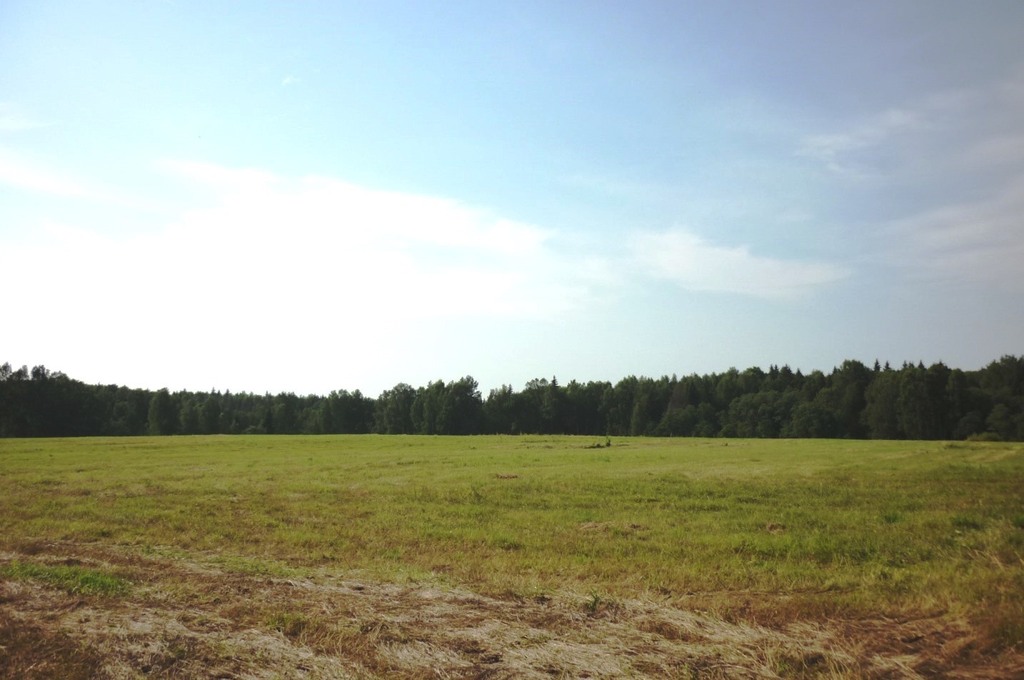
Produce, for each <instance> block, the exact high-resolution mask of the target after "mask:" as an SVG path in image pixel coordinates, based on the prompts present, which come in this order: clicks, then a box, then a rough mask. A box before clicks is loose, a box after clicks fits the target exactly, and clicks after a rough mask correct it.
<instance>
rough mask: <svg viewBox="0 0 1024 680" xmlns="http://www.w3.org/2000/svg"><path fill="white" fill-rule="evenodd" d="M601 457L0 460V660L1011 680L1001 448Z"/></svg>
mask: <svg viewBox="0 0 1024 680" xmlns="http://www.w3.org/2000/svg"><path fill="white" fill-rule="evenodd" d="M606 443H607V442H606V441H605V440H604V439H603V438H602V439H594V438H572V437H530V436H523V437H462V438H459V437H398V436H338V437H270V436H260V437H194V438H193V437H173V438H140V439H80V440H0V579H2V584H3V588H4V590H3V591H2V592H0V666H3V667H5V668H7V669H9V672H8V675H7V676H6V677H27V676H31V673H32V672H37V673H40V675H39V677H49V676H51V675H54V673H53V672H52V671H53V669H54V668H59V669H61V673H60V674H62V675H64V676H67V677H74V674H75V673H76V672H78V671H77V670H76V669H78V668H81V669H83V670H82V671H81V672H82V675H81V676H80V677H91V676H95V675H103V674H104V673H106V674H107V675H109V676H111V677H132V675H131V674H132V673H135V674H137V675H138V676H140V677H141V676H150V677H151V676H153V675H157V676H161V675H162V676H163V677H190V676H193V675H200V676H205V675H206V674H207V673H212V672H213V671H212V670H211V669H219V670H218V671H217V672H219V673H221V676H220V677H293V676H294V677H388V676H403V677H552V676H554V677H559V676H561V677H602V676H604V677H616V676H621V675H626V676H632V677H645V676H649V677H664V676H674V677H694V676H696V677H773V676H774V677H819V676H821V677H872V676H874V677H918V676H921V675H924V676H928V675H933V674H940V673H948V674H953V675H954V676H957V674H959V675H960V676H962V677H993V678H994V677H1006V676H1008V675H1013V674H1015V673H1022V674H1024V663H1022V657H1021V653H1022V651H1024V559H1022V556H1024V445H1021V444H999V443H950V442H861V441H821V440H800V441H778V440H700V439H681V440H680V439H671V440H669V439H644V438H637V439H615V440H612V441H611V442H610V446H605V444H606ZM76 603H77V604H76ZM54 612H58V613H57V614H54ZM61 612H63V613H61ZM83 612H84V613H83ZM83 616H85V617H86V621H83V620H82V617H83ZM139 621H142V622H143V623H141V624H140V623H139ZM147 621H148V622H149V623H148V624H147V623H145V622H147ZM89 622H92V625H90V624H89ZM126 631H127V632H126ZM133 631H134V632H133ZM254 636H262V637H259V638H258V639H257V637H254ZM32 640H34V641H35V642H34V643H33V644H32V645H30V641H32ZM39 640H45V641H49V643H50V644H49V646H47V645H46V644H40V643H39ZM259 640H262V642H259ZM272 643H273V645H276V646H270V645H271V644H272ZM33 645H34V646H33ZM246 645H249V647H247V646H246ZM250 647H252V648H259V649H274V650H276V651H274V652H272V653H270V654H269V656H268V655H264V656H262V657H261V656H259V655H258V654H257V655H255V656H254V655H253V654H255V653H254V652H252V650H251V649H250ZM33 649H40V650H43V651H41V652H39V651H33ZM247 649H249V650H250V651H249V652H246V651H245V650H247ZM40 654H43V655H44V656H43V657H40ZM5 655H6V658H5ZM33 664H35V666H33ZM54 664H56V665H54ZM33 668H34V669H35V671H32V669H33ZM201 669H202V670H201ZM261 669H262V670H261ZM118 673H120V674H121V675H118ZM26 674H27V675H26ZM210 677H216V675H210Z"/></svg>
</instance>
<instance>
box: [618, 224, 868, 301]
mask: <svg viewBox="0 0 1024 680" xmlns="http://www.w3.org/2000/svg"><path fill="white" fill-rule="evenodd" d="M631 246H632V252H633V256H634V258H635V261H636V262H637V264H638V265H639V266H640V267H641V268H642V269H643V270H644V271H645V272H646V273H647V274H649V275H651V276H655V277H658V278H662V279H667V280H670V281H673V282H674V283H676V284H678V285H679V286H681V287H683V288H685V289H687V290H692V291H713V292H721V293H738V294H741V295H751V296H755V297H761V298H769V299H787V298H795V297H799V296H801V295H804V294H806V293H808V292H811V291H812V290H814V289H816V288H819V287H821V286H824V285H826V284H830V283H834V282H835V281H838V280H840V279H843V278H845V277H846V276H848V275H849V272H848V270H846V269H845V268H843V267H840V266H836V265H831V264H823V263H815V262H801V261H796V260H780V259H774V258H769V257H763V256H760V255H755V254H752V253H751V252H750V250H749V248H747V247H732V248H730V247H725V246H719V245H714V244H711V243H708V242H707V241H705V240H704V239H702V238H700V237H699V236H697V235H695V234H693V233H690V232H688V231H684V230H679V229H676V230H671V231H665V232H648V233H642V234H638V235H636V236H635V237H634V239H633V242H632V244H631Z"/></svg>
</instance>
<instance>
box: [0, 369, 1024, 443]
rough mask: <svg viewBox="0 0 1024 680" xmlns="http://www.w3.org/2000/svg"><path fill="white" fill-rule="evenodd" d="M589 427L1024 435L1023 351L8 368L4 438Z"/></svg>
mask: <svg viewBox="0 0 1024 680" xmlns="http://www.w3.org/2000/svg"><path fill="white" fill-rule="evenodd" d="M368 432H376V433H383V434H525V433H536V434H580V435H598V436H626V435H650V436H670V437H680V436H682V437H688V436H696V437H829V438H872V439H965V438H968V437H981V438H989V439H1001V440H1016V441H1024V357H1015V356H1004V357H1002V358H1000V359H999V360H997V361H993V362H992V363H990V364H989V365H988V366H986V367H984V368H982V369H980V370H976V371H963V370H960V369H952V368H949V367H948V366H946V365H945V364H943V363H936V364H933V365H931V366H928V367H925V366H924V365H923V364H922V363H918V364H916V365H915V364H911V363H904V364H903V366H902V367H901V368H899V369H893V368H891V367H890V366H889V364H888V362H886V364H885V366H884V367H882V366H881V365H880V364H879V362H877V361H876V362H875V364H874V366H873V367H872V368H869V367H868V366H866V365H864V364H862V363H860V362H859V361H854V360H849V361H844V362H843V363H842V364H841V365H840V366H838V367H836V368H834V369H833V370H832V371H831V373H829V374H825V373H823V372H821V371H812V372H811V373H809V374H807V375H804V374H803V373H801V372H800V371H799V370H797V371H793V370H792V369H790V368H789V367H788V366H782V367H778V366H770V367H769V368H768V370H767V371H765V370H763V369H761V368H757V367H753V368H748V369H746V370H743V371H738V370H737V369H735V368H731V369H729V370H728V371H725V372H724V373H713V374H710V375H696V374H694V375H689V376H685V377H681V378H680V377H676V376H672V377H668V376H663V377H661V378H647V377H636V376H629V377H626V378H623V379H622V380H619V381H618V382H617V383H615V384H612V383H610V382H602V381H591V382H587V383H580V382H577V381H575V380H573V381H570V382H568V383H565V384H562V383H560V382H559V381H558V379H557V378H555V377H552V378H551V379H550V380H549V379H547V378H538V379H534V380H531V381H529V382H528V383H527V384H526V385H525V386H524V387H523V389H521V390H518V391H517V390H516V389H514V388H513V387H512V386H511V385H503V386H501V387H498V388H495V389H492V390H490V392H489V393H488V395H487V397H486V398H485V397H483V395H482V394H481V393H480V389H479V385H478V383H477V381H476V380H475V379H473V378H472V377H471V376H465V377H463V378H460V379H458V380H454V381H450V382H447V383H446V382H444V381H442V380H437V381H434V382H430V383H429V384H427V385H426V386H422V387H413V386H411V385H409V384H406V383H399V384H398V385H395V386H394V387H393V388H392V389H390V390H385V391H384V392H383V393H382V394H380V396H378V397H377V398H375V399H374V398H372V397H367V396H365V395H363V394H362V393H361V392H360V391H359V390H355V391H353V392H349V391H348V390H337V391H334V392H331V393H330V394H329V395H326V396H320V395H308V396H298V395H295V394H293V393H281V394H277V395H271V394H264V395H256V394H248V393H239V394H232V393H231V392H218V391H213V392H187V391H181V392H173V393H172V392H169V391H168V390H167V389H160V390H156V391H150V390H142V389H132V388H128V387H121V386H117V385H87V384H85V383H82V382H79V381H77V380H74V379H72V378H69V377H68V376H66V375H65V374H63V373H60V372H53V371H50V370H48V369H47V368H46V367H45V366H35V367H33V368H32V369H31V370H29V369H28V368H27V367H25V366H23V367H21V368H19V369H14V368H13V367H12V366H11V365H10V364H9V363H5V364H3V365H2V366H0V437H50V436H87V435H106V436H118V435H143V434H155V435H170V434H185V435H188V434H358V433H368Z"/></svg>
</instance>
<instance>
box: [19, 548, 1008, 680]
mask: <svg viewBox="0 0 1024 680" xmlns="http://www.w3.org/2000/svg"><path fill="white" fill-rule="evenodd" d="M30 553H31V554H30ZM12 560H22V561H32V562H37V563H52V564H66V563H68V561H69V560H73V561H74V563H75V564H81V565H85V566H88V567H90V568H94V569H101V570H105V571H109V572H111V573H115V574H117V575H120V576H122V577H126V578H128V579H129V580H130V581H131V582H132V583H133V584H134V585H133V587H132V588H131V590H130V591H129V592H128V593H127V594H124V595H116V596H80V595H74V594H70V593H68V592H65V591H62V590H59V589H55V588H53V587H50V586H47V585H44V584H38V583H34V582H30V581H15V580H0V678H55V677H60V678H73V679H74V678H110V679H120V678H138V677H157V678H197V677H201V678H385V677H386V678H396V677H397V678H545V679H546V678H620V677H631V678H646V677H650V678H673V677H675V678H693V677H700V678H814V677H830V678H842V677H849V678H921V677H929V678H930V677H946V678H979V679H980V678H992V679H995V678H1014V677H1020V678H1024V657H1022V656H1021V655H1019V654H1013V653H1008V652H1007V653H1003V654H1002V655H1001V656H999V657H997V658H988V657H985V656H983V655H981V654H980V653H978V652H976V651H973V650H972V643H973V639H972V633H971V630H970V629H969V627H968V626H967V625H966V624H964V623H962V622H955V621H949V620H944V619H934V618H932V619H922V620H915V621H895V620H887V619H879V620H870V621H864V620H858V621H837V620H829V621H797V622H793V623H790V624H788V625H786V626H783V627H778V628H771V627H764V626H757V625H752V624H747V623H742V622H738V623H735V622H734V623H730V622H726V621H723V620H721V619H718V618H715V617H712V616H709V615H707V614H702V613H698V612H694V611H688V610H685V609H681V608H679V607H678V606H673V605H671V604H669V603H666V602H654V601H621V600H620V601H614V602H605V601H601V600H600V599H598V598H596V597H590V598H587V597H581V596H576V595H572V594H565V595H559V596H557V597H553V598H537V599H535V600H509V599H498V598H491V597H484V596H481V595H478V594H474V593H471V592H467V591H462V590H455V589H441V588H436V587H426V586H420V587H411V586H402V585H395V584H387V583H371V582H366V581H362V580H356V579H354V578H350V576H351V575H345V574H342V575H340V576H339V575H337V573H335V574H324V575H323V576H319V577H317V578H315V579H301V580H289V579H280V578H269V577H262V576H251V575H244V574H238V573H233V572H231V571H227V570H223V569H219V568H216V567H214V566H211V565H210V564H204V563H202V562H199V561H188V560H181V559H164V558H159V559H157V558H152V557H142V556H139V555H136V554H132V553H131V552H128V551H126V552H118V551H116V550H115V549H114V548H110V547H107V546H103V547H100V546H90V545H84V544H52V545H38V544H37V545H34V546H32V547H31V549H28V548H26V549H25V550H22V551H20V552H18V553H14V552H7V553H2V552H0V565H4V564H7V563H9V562H11V561H12Z"/></svg>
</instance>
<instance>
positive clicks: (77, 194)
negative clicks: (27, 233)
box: [0, 149, 98, 198]
mask: <svg viewBox="0 0 1024 680" xmlns="http://www.w3.org/2000/svg"><path fill="white" fill-rule="evenodd" d="M0 183H2V184H7V185H9V186H13V187H16V188H18V189H24V190H27V191H33V192H38V193H44V194H50V195H53V196H60V197H63V198H95V197H97V196H98V195H97V193H96V192H95V191H94V190H92V189H89V188H87V187H86V186H85V185H84V184H82V183H80V182H78V181H77V180H75V179H73V178H71V177H68V176H66V175H64V174H62V173H59V172H55V171H53V170H50V169H47V168H43V167H40V166H38V165H36V164H34V163H32V162H30V161H27V160H25V159H24V158H21V157H19V156H17V155H15V154H13V153H10V152H8V151H5V150H4V149H0Z"/></svg>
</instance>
